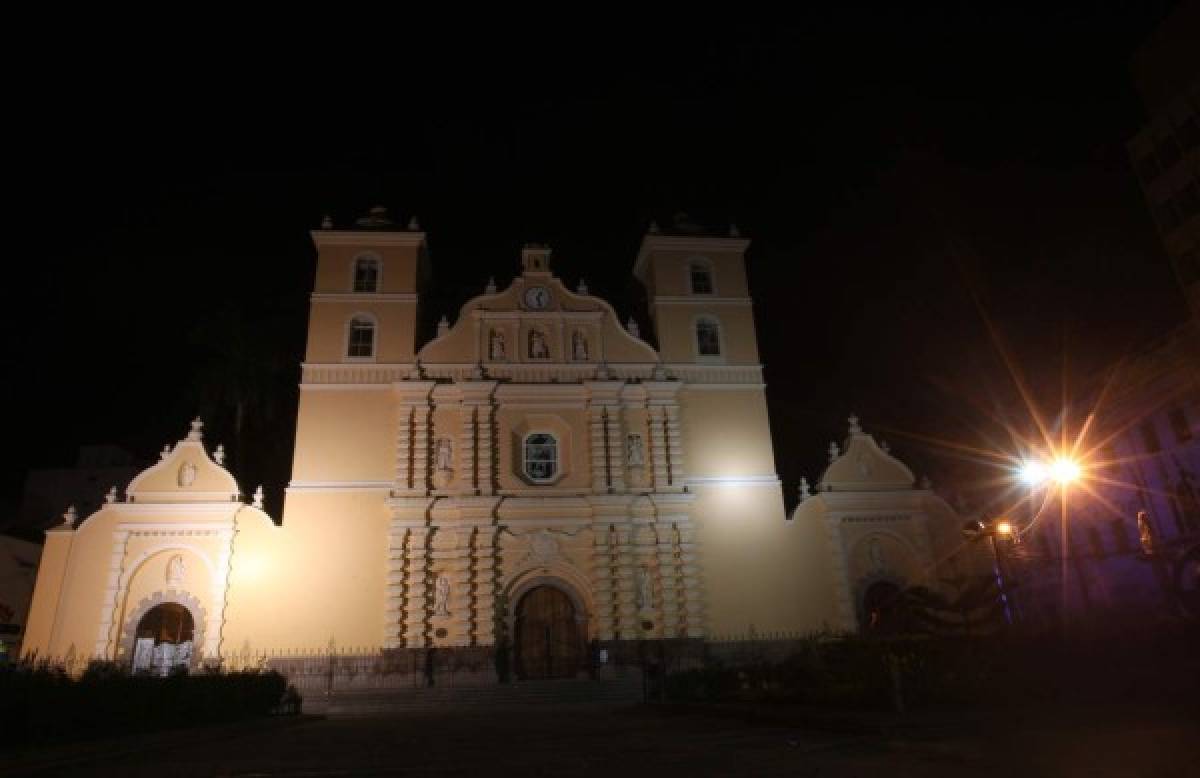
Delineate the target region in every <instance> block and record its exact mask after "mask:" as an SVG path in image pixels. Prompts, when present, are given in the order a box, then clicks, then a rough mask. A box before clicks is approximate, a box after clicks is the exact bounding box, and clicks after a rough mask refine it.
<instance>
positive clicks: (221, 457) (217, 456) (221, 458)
mask: <svg viewBox="0 0 1200 778" xmlns="http://www.w3.org/2000/svg"><path fill="white" fill-rule="evenodd" d="M213 461H214V462H216V463H217V464H218V465H224V464H225V444H224V443H218V444H217V450H216V451H214V452H213Z"/></svg>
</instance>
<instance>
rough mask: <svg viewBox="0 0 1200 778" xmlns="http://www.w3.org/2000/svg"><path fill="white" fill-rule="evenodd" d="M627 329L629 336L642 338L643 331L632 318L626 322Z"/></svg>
mask: <svg viewBox="0 0 1200 778" xmlns="http://www.w3.org/2000/svg"><path fill="white" fill-rule="evenodd" d="M625 329H627V330H629V334H630V335H632V336H633V337H635V338H640V337H642V330H641V328H640V327H638V323H637V320H636V319H634V318H633V317H632V316H630V317H629V321H627V322H625Z"/></svg>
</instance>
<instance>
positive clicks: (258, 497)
mask: <svg viewBox="0 0 1200 778" xmlns="http://www.w3.org/2000/svg"><path fill="white" fill-rule="evenodd" d="M251 504H252V505H253V506H254V507H255V508H258V509H259V510H260V511H261V510H262V507H263V488H262V484H259V485H258V488H257V489H255V490H254V502H253V503H251Z"/></svg>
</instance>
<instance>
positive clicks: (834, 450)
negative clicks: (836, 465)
mask: <svg viewBox="0 0 1200 778" xmlns="http://www.w3.org/2000/svg"><path fill="white" fill-rule="evenodd" d="M841 455H842V452H841V450H840V449H839V448H838V444H837V443H833V442H831V443H830V444H829V462H830V463H831V464H832V463H833V462H836V461H837V458H838V457H840V456H841Z"/></svg>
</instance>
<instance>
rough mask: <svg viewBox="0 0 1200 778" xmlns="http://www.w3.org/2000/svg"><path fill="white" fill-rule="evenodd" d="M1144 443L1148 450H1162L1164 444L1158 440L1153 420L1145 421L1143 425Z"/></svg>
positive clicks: (1151, 451) (1152, 451)
mask: <svg viewBox="0 0 1200 778" xmlns="http://www.w3.org/2000/svg"><path fill="white" fill-rule="evenodd" d="M1141 433H1142V445H1143V446H1144V447H1145V448H1146V451H1148V452H1150V453H1152V454H1153V453H1154V452H1156V451H1161V450H1162V444H1161V443H1159V442H1158V432H1157V431H1156V430H1155V429H1154V424H1153V422H1149V421H1144V422H1142V426H1141Z"/></svg>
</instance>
